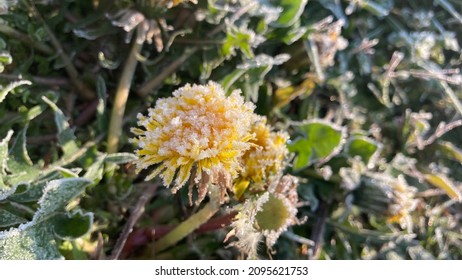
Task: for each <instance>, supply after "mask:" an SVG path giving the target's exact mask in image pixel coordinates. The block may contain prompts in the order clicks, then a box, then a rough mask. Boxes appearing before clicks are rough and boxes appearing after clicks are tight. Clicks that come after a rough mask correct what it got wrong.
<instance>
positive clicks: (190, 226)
mask: <svg viewBox="0 0 462 280" xmlns="http://www.w3.org/2000/svg"><path fill="white" fill-rule="evenodd" d="M209 192H210V193H209V198H210V201H209V202H208V203H207V205H205V206H204V208H202V209H201V210H199V212H197V213H195V214H193V215H192V216H191V217H189V218H188V219H187V220H185V221H184V222H182V223H181V224H179V225H178V226H177V227H176V228H175V229H173V230H172V231H170V232H169V233H168V234H167V235H165V236H164V237H162V238H161V239H159V240H158V241H157V242H156V243H154V250H155V253H158V252H161V251H163V250H165V249H167V248H169V247H171V246H173V245H175V244H176V243H178V242H179V241H180V240H182V239H183V238H185V237H186V236H188V235H189V234H191V233H192V232H193V231H195V230H196V229H198V228H199V227H200V226H201V225H203V224H204V223H205V222H207V221H208V220H210V218H212V216H213V215H215V213H216V212H217V211H218V210H219V209H220V190H219V186H216V185H210V187H209Z"/></svg>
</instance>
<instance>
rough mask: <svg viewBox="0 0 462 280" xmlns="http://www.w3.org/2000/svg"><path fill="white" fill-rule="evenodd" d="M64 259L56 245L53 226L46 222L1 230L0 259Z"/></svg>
mask: <svg viewBox="0 0 462 280" xmlns="http://www.w3.org/2000/svg"><path fill="white" fill-rule="evenodd" d="M50 259H63V257H62V256H61V254H60V253H59V252H58V249H57V247H56V241H55V240H54V238H53V232H52V228H51V227H49V226H48V225H46V224H34V223H33V222H30V223H27V224H23V225H22V226H20V227H19V228H12V229H10V230H9V231H4V232H0V260H50Z"/></svg>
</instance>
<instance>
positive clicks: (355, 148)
mask: <svg viewBox="0 0 462 280" xmlns="http://www.w3.org/2000/svg"><path fill="white" fill-rule="evenodd" d="M346 151H347V153H348V155H349V156H350V157H353V158H354V157H356V156H359V157H360V158H361V160H362V161H363V162H364V163H365V164H366V165H367V164H369V163H371V162H372V161H373V160H374V158H375V157H376V156H377V155H378V153H379V151H380V145H379V143H377V142H375V141H374V140H372V139H370V138H367V137H363V136H354V137H352V138H351V139H350V140H349V141H348V143H347V144H346Z"/></svg>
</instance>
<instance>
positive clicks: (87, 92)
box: [30, 2, 96, 100]
mask: <svg viewBox="0 0 462 280" xmlns="http://www.w3.org/2000/svg"><path fill="white" fill-rule="evenodd" d="M30 9H31V12H32V14H33V15H34V16H35V17H36V18H37V19H38V20H39V21H40V23H41V24H42V25H43V28H44V29H45V31H46V32H47V34H48V36H50V41H51V44H52V45H53V47H54V48H55V49H56V51H57V52H58V55H59V56H60V57H61V59H62V60H63V62H64V68H65V69H66V72H67V74H68V75H69V78H70V79H71V82H72V84H73V85H74V86H75V87H76V88H77V91H78V93H79V94H80V95H81V96H82V97H83V98H85V99H87V100H92V99H94V98H95V96H96V94H95V93H94V92H93V91H92V90H91V89H90V88H89V87H88V86H87V85H85V84H84V83H83V82H82V80H80V77H79V72H77V69H75V67H74V64H72V61H71V59H70V58H69V56H67V54H66V53H65V52H64V49H63V47H62V46H61V43H60V42H59V40H58V39H57V38H56V36H55V35H54V33H53V31H52V30H51V29H50V27H49V26H48V24H47V23H46V21H45V20H44V19H43V17H42V15H40V13H39V11H38V10H37V8H36V7H35V4H34V3H33V2H31V3H30Z"/></svg>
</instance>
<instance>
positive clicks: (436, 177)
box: [423, 174, 462, 202]
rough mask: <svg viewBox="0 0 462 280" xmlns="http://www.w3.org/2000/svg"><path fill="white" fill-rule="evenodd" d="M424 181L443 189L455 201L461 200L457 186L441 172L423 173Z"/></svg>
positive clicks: (461, 195) (461, 196)
mask: <svg viewBox="0 0 462 280" xmlns="http://www.w3.org/2000/svg"><path fill="white" fill-rule="evenodd" d="M423 175H424V179H425V181H427V183H429V184H430V185H433V186H435V187H437V188H440V189H442V190H443V191H445V192H446V193H447V194H448V195H449V197H450V198H452V199H454V200H456V201H459V202H460V201H462V194H461V193H460V191H459V190H458V188H457V187H456V186H455V185H454V183H453V182H452V181H451V179H449V178H448V177H446V176H445V175H443V174H423Z"/></svg>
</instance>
